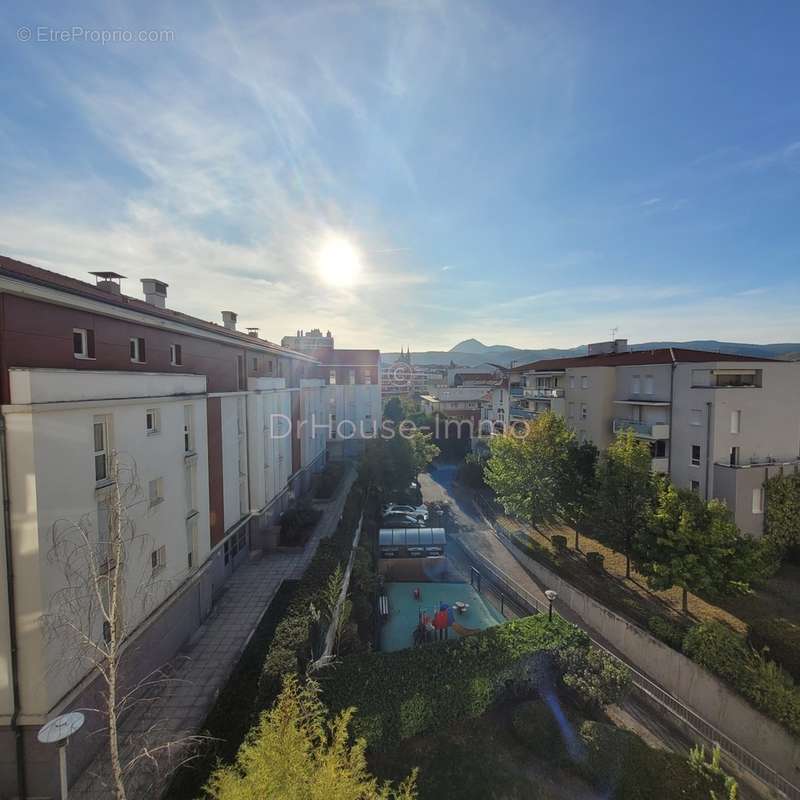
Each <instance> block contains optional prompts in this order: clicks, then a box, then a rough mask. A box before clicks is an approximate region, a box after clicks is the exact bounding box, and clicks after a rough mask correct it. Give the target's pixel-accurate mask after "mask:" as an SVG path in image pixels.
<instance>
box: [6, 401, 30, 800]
mask: <svg viewBox="0 0 800 800" xmlns="http://www.w3.org/2000/svg"><path fill="white" fill-rule="evenodd" d="M7 464H8V458H7V455H6V421H5V418H4V417H3V415H2V414H0V481H2V487H3V488H2V492H3V534H4V540H5V542H4V544H5V551H6V586H7V592H8V598H7V603H8V634H9V639H10V645H11V654H10V655H11V665H10V666H11V701H12V709H11V730H12V731H13V733H14V741H15V744H16V761H17V791H18V792H19V796H20V797H21V798H25V797H26V796H27V794H28V793H27V789H26V783H25V740H24V739H23V737H22V730H21V729H20V727H19V724H18V723H17V718H18V717H19V706H20V701H19V667H18V652H17V609H16V603H15V600H14V563H13V555H12V550H11V506H10V503H9V498H8V470H7V468H6V467H7Z"/></svg>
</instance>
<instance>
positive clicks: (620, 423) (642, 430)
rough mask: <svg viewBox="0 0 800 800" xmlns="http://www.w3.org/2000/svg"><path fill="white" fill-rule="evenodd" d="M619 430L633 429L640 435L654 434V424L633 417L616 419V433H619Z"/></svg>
mask: <svg viewBox="0 0 800 800" xmlns="http://www.w3.org/2000/svg"><path fill="white" fill-rule="evenodd" d="M619 431H633V432H634V433H638V434H639V435H640V436H652V435H653V425H652V424H651V423H649V422H636V420H633V419H615V420H614V433H619Z"/></svg>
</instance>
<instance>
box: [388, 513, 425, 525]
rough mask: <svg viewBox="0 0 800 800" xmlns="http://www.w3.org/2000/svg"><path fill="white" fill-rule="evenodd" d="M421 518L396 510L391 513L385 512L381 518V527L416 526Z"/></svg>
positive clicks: (420, 521)
mask: <svg viewBox="0 0 800 800" xmlns="http://www.w3.org/2000/svg"><path fill="white" fill-rule="evenodd" d="M421 523H422V520H419V519H417V518H416V517H411V516H409V515H408V514H401V513H400V512H398V511H395V512H392V513H391V514H385V515H384V517H383V519H382V520H381V527H383V528H418V527H419V526H420V524H421Z"/></svg>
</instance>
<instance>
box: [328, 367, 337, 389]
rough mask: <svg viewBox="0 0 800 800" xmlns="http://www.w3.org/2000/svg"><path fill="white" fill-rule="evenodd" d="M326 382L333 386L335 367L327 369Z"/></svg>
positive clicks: (334, 383)
mask: <svg viewBox="0 0 800 800" xmlns="http://www.w3.org/2000/svg"><path fill="white" fill-rule="evenodd" d="M328 384H329V385H330V386H335V385H336V370H335V369H331V370H329V371H328Z"/></svg>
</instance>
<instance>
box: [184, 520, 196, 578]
mask: <svg viewBox="0 0 800 800" xmlns="http://www.w3.org/2000/svg"><path fill="white" fill-rule="evenodd" d="M186 566H187V567H188V568H189V570H193V569H195V568H196V567H197V517H196V516H194V517H192V518H191V519H187V520H186Z"/></svg>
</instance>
